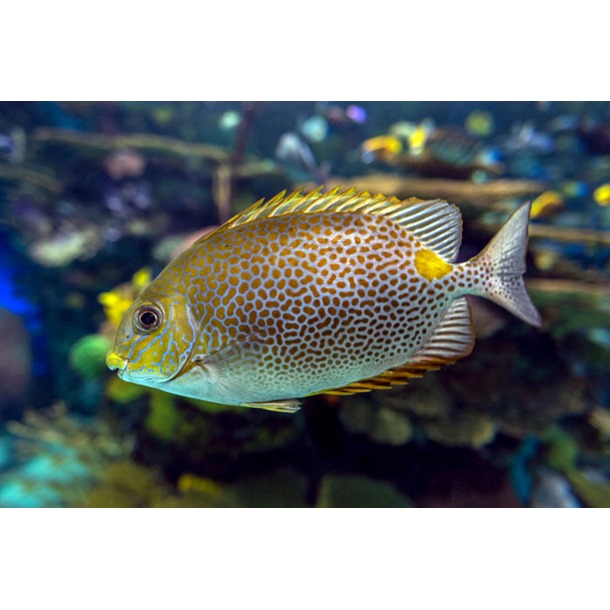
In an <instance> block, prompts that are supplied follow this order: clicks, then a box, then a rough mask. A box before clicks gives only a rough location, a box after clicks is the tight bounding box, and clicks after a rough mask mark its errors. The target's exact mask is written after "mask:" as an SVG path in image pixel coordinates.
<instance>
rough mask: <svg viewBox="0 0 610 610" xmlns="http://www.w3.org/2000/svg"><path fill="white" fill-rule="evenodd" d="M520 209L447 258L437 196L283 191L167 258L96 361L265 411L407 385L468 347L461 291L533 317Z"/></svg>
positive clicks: (448, 231) (133, 377)
mask: <svg viewBox="0 0 610 610" xmlns="http://www.w3.org/2000/svg"><path fill="white" fill-rule="evenodd" d="M529 212H530V205H529V204H525V205H523V206H522V207H520V208H519V209H518V210H517V211H516V212H515V213H514V214H513V215H512V216H511V218H510V219H509V220H508V222H507V223H506V224H505V225H504V226H503V227H502V228H501V229H500V231H499V232H498V234H497V235H496V236H495V237H494V238H493V239H492V240H491V242H490V243H489V245H488V246H487V247H486V248H485V249H484V250H483V251H482V252H481V253H480V254H479V255H478V256H475V257H474V258H473V259H471V260H469V261H467V262H464V263H459V264H456V263H455V259H456V257H457V253H458V249H459V247H460V241H461V216H460V213H459V211H458V209H457V207H455V206H454V205H451V204H449V203H447V202H445V201H441V200H432V201H422V200H420V199H416V198H410V199H405V200H402V201H401V200H399V199H396V198H394V197H391V198H388V197H384V196H383V195H376V196H371V195H370V194H369V193H366V192H365V193H359V192H356V190H354V189H352V190H348V191H345V192H341V191H340V190H339V189H334V190H332V191H330V192H327V193H323V192H322V189H321V188H320V189H317V190H316V191H314V192H313V193H311V194H309V195H304V194H302V193H301V192H295V193H292V194H291V195H286V194H285V192H284V193H280V194H279V195H277V196H276V197H274V198H273V199H271V200H270V201H267V202H265V201H264V200H261V201H259V202H257V203H255V204H254V205H253V206H251V207H250V208H249V209H247V210H246V211H245V212H242V213H241V214H238V215H237V216H235V217H234V218H232V219H231V220H229V221H228V222H226V223H225V224H224V225H222V226H221V227H219V228H218V229H216V230H215V231H213V232H211V233H208V234H207V235H205V236H204V237H202V238H201V239H199V240H198V241H197V242H195V243H194V244H193V245H192V246H191V247H190V248H188V249H187V250H185V251H184V252H182V253H181V254H180V255H179V256H178V257H176V258H175V259H174V260H173V261H172V262H171V263H169V265H168V266H167V267H166V268H165V269H164V270H163V271H162V272H161V274H160V275H159V276H158V277H157V278H156V279H155V280H154V281H153V282H152V283H151V284H150V285H149V286H148V287H147V288H145V289H144V291H143V292H142V293H141V294H140V295H139V297H138V298H137V300H136V301H135V303H133V305H132V306H131V307H130V308H129V310H128V311H127V312H126V313H125V316H124V317H123V320H122V321H121V324H120V326H119V328H118V332H117V336H116V340H115V343H114V347H113V349H112V351H111V352H110V353H109V354H108V357H107V363H108V366H109V367H110V368H111V369H118V371H119V376H120V377H121V378H122V379H124V380H126V381H131V382H133V383H138V384H141V385H145V386H150V387H154V388H158V389H161V390H165V391H167V392H171V393H174V394H179V395H182V396H189V397H193V398H199V399H204V400H208V401H212V402H217V403H224V404H231V405H241V406H244V407H260V408H264V409H270V410H276V411H295V410H296V409H298V404H299V402H298V400H297V399H298V398H301V397H304V396H309V395H312V394H322V393H326V394H352V393H355V392H365V391H368V390H373V389H384V388H390V387H392V386H394V385H398V384H404V383H407V382H408V381H409V380H410V379H411V378H412V377H420V376H422V375H423V374H424V373H425V372H426V371H427V370H430V369H438V368H440V367H442V366H443V365H445V364H451V363H453V362H455V361H456V360H458V359H460V358H462V357H464V356H466V355H468V354H469V353H470V352H471V351H472V348H473V344H474V334H473V327H472V320H471V315H470V307H469V304H468V300H467V298H466V296H467V295H477V296H482V297H486V298H488V299H491V300H492V301H495V302H496V303H498V304H500V305H502V306H503V307H504V308H506V309H507V310H508V311H510V312H512V313H513V314H515V315H516V316H517V317H519V318H521V319H522V320H524V321H525V322H528V323H530V324H533V325H534V326H539V325H540V316H539V314H538V312H537V311H536V308H535V307H534V305H533V304H532V302H531V301H530V299H529V296H528V295H527V292H526V290H525V286H524V283H523V277H522V276H523V273H524V272H525V249H526V243H527V227H528V220H529Z"/></svg>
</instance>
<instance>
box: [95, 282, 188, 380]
mask: <svg viewBox="0 0 610 610" xmlns="http://www.w3.org/2000/svg"><path fill="white" fill-rule="evenodd" d="M198 328H199V325H198V323H197V321H196V319H195V316H194V313H193V311H192V309H191V307H189V304H188V302H187V299H186V297H185V296H184V295H181V294H179V293H173V294H171V295H157V294H154V292H151V291H148V290H146V291H144V293H142V295H141V296H140V297H139V298H138V299H137V300H136V301H135V302H134V303H133V304H132V305H131V307H130V308H129V309H128V310H127V311H126V312H125V315H124V316H123V319H122V320H121V323H120V324H119V327H118V330H117V334H116V338H115V341H114V346H113V348H112V350H111V351H110V352H109V353H108V355H107V356H106V364H107V365H108V368H110V369H111V370H117V371H118V375H119V377H120V378H121V379H123V380H125V381H130V382H132V383H137V384H140V385H145V386H150V387H157V386H159V385H162V384H164V383H166V382H168V381H170V380H171V379H173V378H174V377H176V376H177V375H178V374H179V373H180V371H181V370H182V368H183V367H184V365H185V364H186V363H187V362H188V359H189V357H190V355H191V352H192V350H193V346H194V345H195V343H196V340H197V331H198Z"/></svg>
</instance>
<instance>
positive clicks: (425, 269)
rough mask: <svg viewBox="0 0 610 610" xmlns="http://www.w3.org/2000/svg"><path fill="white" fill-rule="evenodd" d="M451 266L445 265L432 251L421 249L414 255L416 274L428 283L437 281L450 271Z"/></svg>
mask: <svg viewBox="0 0 610 610" xmlns="http://www.w3.org/2000/svg"><path fill="white" fill-rule="evenodd" d="M451 267H452V266H451V265H450V264H449V263H446V262H445V261H444V260H443V259H442V258H440V256H438V255H437V254H435V253H434V252H432V250H427V249H425V248H424V249H422V250H418V251H417V252H416V253H415V268H416V269H417V273H419V275H421V276H422V277H423V278H425V279H427V280H428V281H432V280H439V279H441V278H442V277H445V276H446V275H447V274H448V273H449V272H450V271H451Z"/></svg>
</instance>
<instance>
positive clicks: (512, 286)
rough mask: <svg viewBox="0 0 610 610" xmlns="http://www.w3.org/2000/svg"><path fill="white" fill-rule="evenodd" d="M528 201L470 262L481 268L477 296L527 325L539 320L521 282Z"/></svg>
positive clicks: (525, 242) (523, 271) (539, 322)
mask: <svg viewBox="0 0 610 610" xmlns="http://www.w3.org/2000/svg"><path fill="white" fill-rule="evenodd" d="M530 206H531V204H529V203H526V204H525V205H522V206H521V207H520V208H519V209H518V210H517V211H516V212H515V213H514V214H513V215H512V216H511V217H510V218H509V219H508V221H507V222H506V224H505V225H504V226H503V227H502V228H501V229H500V230H499V231H498V233H497V234H496V235H495V237H494V238H493V239H492V240H491V241H490V242H489V244H488V245H487V246H486V247H485V249H484V250H483V251H482V252H481V253H480V254H479V255H478V256H476V257H475V258H474V259H473V260H472V261H471V262H472V263H473V264H474V265H476V266H477V267H478V268H479V269H482V275H483V278H484V281H483V286H482V291H481V293H480V294H481V296H484V297H486V298H488V299H491V300H492V301H495V302H496V303H498V305H501V306H502V307H504V308H505V309H507V310H508V311H510V312H511V313H513V314H514V315H516V316H517V317H518V318H521V319H522V320H524V321H525V322H527V323H528V324H532V325H533V326H540V325H541V324H542V320H541V318H540V314H539V313H538V310H537V309H536V307H535V306H534V304H533V303H532V301H531V299H530V297H529V295H528V294H527V291H526V290H525V283H524V282H523V274H524V273H525V252H526V248H527V227H528V222H529V216H530Z"/></svg>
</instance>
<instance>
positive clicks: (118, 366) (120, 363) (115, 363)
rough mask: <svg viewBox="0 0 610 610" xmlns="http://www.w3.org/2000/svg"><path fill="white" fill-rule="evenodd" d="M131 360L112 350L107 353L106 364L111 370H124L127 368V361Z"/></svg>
mask: <svg viewBox="0 0 610 610" xmlns="http://www.w3.org/2000/svg"><path fill="white" fill-rule="evenodd" d="M128 362H129V360H127V358H121V356H119V355H118V354H117V353H115V352H113V351H110V352H108V354H107V355H106V366H107V367H108V368H109V369H110V370H111V371H116V370H118V371H120V372H122V371H124V370H125V369H126V368H127V363H128Z"/></svg>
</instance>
